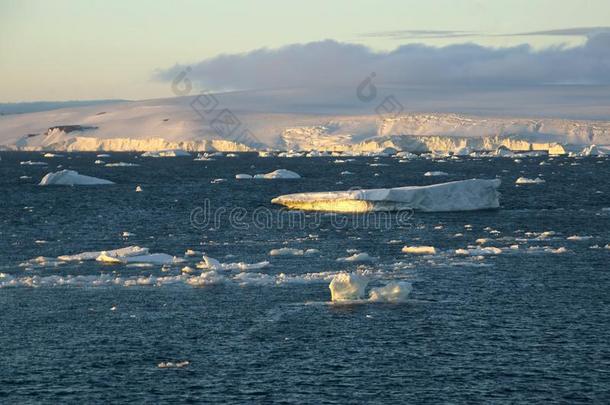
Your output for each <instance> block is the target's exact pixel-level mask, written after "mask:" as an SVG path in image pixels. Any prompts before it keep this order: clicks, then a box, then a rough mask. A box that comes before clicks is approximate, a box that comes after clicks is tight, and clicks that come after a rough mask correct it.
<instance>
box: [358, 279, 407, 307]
mask: <svg viewBox="0 0 610 405" xmlns="http://www.w3.org/2000/svg"><path fill="white" fill-rule="evenodd" d="M412 290H413V286H412V284H411V283H409V282H406V281H392V282H390V283H388V284H386V285H385V286H383V287H376V288H371V291H370V292H369V301H372V302H392V303H399V302H405V301H406V300H407V298H408V297H409V294H410V293H411V291H412Z"/></svg>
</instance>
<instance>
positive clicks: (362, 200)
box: [271, 179, 500, 213]
mask: <svg viewBox="0 0 610 405" xmlns="http://www.w3.org/2000/svg"><path fill="white" fill-rule="evenodd" d="M499 186H500V179H493V180H482V179H470V180H462V181H452V182H449V183H441V184H434V185H431V186H407V187H396V188H380V189H370V190H350V191H328V192H316V193H298V194H288V195H282V196H279V197H276V198H274V199H273V200H271V202H272V203H274V204H280V205H284V206H286V207H288V208H291V209H297V210H304V211H327V212H344V213H362V212H370V211H399V210H408V209H413V210H418V211H425V212H449V211H474V210H483V209H493V208H499V206H500V202H499V196H500V193H499V192H498V190H497V189H498V187H499Z"/></svg>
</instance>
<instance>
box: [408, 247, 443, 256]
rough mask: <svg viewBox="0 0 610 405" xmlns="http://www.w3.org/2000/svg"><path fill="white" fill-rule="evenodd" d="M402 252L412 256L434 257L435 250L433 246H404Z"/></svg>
mask: <svg viewBox="0 0 610 405" xmlns="http://www.w3.org/2000/svg"><path fill="white" fill-rule="evenodd" d="M402 252H403V253H410V254H414V255H435V254H436V248H435V247H434V246H404V247H403V248H402Z"/></svg>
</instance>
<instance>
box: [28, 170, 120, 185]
mask: <svg viewBox="0 0 610 405" xmlns="http://www.w3.org/2000/svg"><path fill="white" fill-rule="evenodd" d="M105 184H114V183H113V182H111V181H110V180H104V179H98V178H97V177H91V176H84V175H82V174H79V173H78V172H76V171H74V170H62V171H59V172H54V173H48V174H47V175H46V176H44V177H43V178H42V180H41V181H40V184H39V185H40V186H94V185H105Z"/></svg>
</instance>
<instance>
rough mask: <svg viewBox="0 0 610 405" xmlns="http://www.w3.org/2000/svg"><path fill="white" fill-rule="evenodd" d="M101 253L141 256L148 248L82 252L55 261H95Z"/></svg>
mask: <svg viewBox="0 0 610 405" xmlns="http://www.w3.org/2000/svg"><path fill="white" fill-rule="evenodd" d="M102 253H105V254H106V255H107V256H111V257H128V256H141V255H146V254H148V248H143V247H140V246H127V247H124V248H120V249H114V250H107V251H99V252H82V253H77V254H74V255H63V256H59V257H58V258H57V259H58V260H61V261H64V262H72V261H79V262H80V261H86V260H95V259H97V258H98V257H99V256H100V255H101V254H102Z"/></svg>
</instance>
